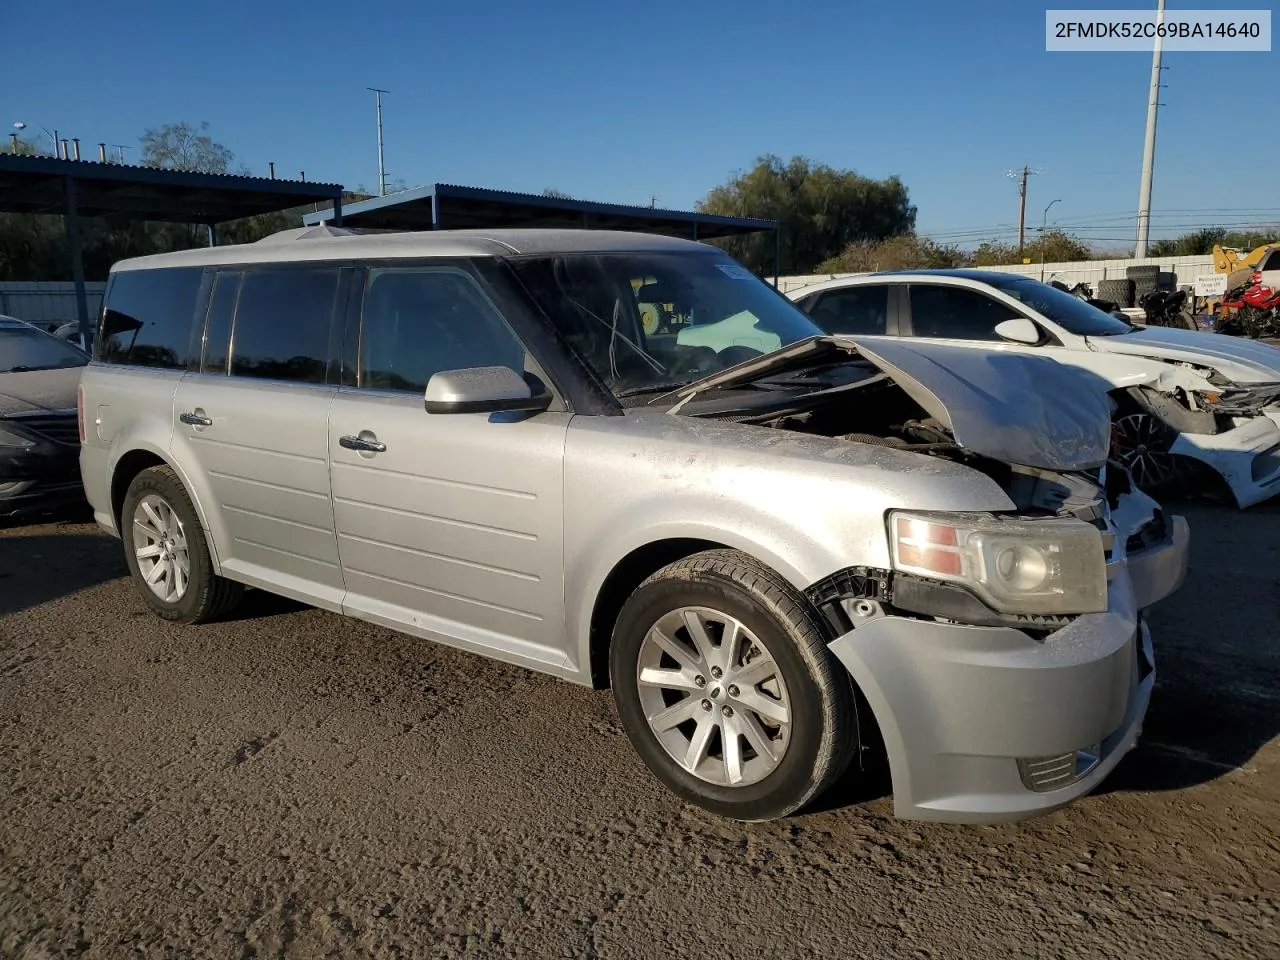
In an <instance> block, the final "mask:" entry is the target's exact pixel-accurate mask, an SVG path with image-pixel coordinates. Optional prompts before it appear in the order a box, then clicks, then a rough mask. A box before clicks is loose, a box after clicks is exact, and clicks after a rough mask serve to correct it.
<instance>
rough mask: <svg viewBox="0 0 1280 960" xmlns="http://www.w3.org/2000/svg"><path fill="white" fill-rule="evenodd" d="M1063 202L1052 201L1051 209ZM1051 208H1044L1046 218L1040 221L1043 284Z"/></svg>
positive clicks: (1041, 276) (1059, 200)
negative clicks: (1046, 234) (1045, 240)
mask: <svg viewBox="0 0 1280 960" xmlns="http://www.w3.org/2000/svg"><path fill="white" fill-rule="evenodd" d="M1061 202H1062V200H1061V198H1059V199H1057V200H1050V201H1049V207H1052V206H1053V205H1054V204H1055V203H1061ZM1049 207H1045V208H1044V216H1043V217H1041V219H1040V282H1041V283H1044V258H1045V243H1044V235H1045V233H1046V231H1048V229H1049Z"/></svg>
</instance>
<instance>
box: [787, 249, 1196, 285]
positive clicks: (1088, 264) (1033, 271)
mask: <svg viewBox="0 0 1280 960" xmlns="http://www.w3.org/2000/svg"><path fill="white" fill-rule="evenodd" d="M1142 264H1155V265H1157V266H1159V267H1160V269H1161V270H1163V271H1165V272H1166V273H1173V274H1175V275H1176V276H1177V278H1178V281H1177V282H1178V285H1179V286H1181V285H1182V284H1189V283H1191V282H1192V281H1193V280H1194V279H1195V278H1196V277H1198V276H1200V275H1201V274H1206V273H1213V272H1214V270H1213V257H1212V256H1210V255H1208V254H1205V255H1204V256H1195V257H1144V258H1142V259H1133V258H1129V259H1124V260H1083V261H1078V262H1075V263H1046V264H1044V267H1043V276H1044V279H1045V280H1046V281H1048V280H1057V281H1059V282H1060V283H1065V284H1066V285H1067V286H1068V287H1070V286H1074V285H1075V284H1077V283H1087V284H1089V285H1090V286H1092V287H1093V288H1094V291H1095V293H1096V292H1097V286H1098V281H1099V280H1123V279H1124V275H1125V274H1124V272H1125V269H1126V268H1128V267H1134V266H1139V265H1142ZM981 269H983V270H994V271H997V272H999V273H1016V274H1021V275H1022V276H1025V277H1032V278H1034V279H1036V280H1039V279H1040V278H1041V269H1042V268H1041V265H1040V264H1038V263H1031V264H1016V265H1014V266H1009V267H982V268H981ZM852 276H858V274H852V273H833V274H814V275H813V276H800V277H780V278H779V280H778V289H779V290H781V291H782V292H783V293H786V292H787V291H789V290H795V289H797V288H798V287H807V286H809V285H810V284H814V283H821V282H822V281H823V280H834V279H836V278H837V277H852Z"/></svg>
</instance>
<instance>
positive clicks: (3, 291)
mask: <svg viewBox="0 0 1280 960" xmlns="http://www.w3.org/2000/svg"><path fill="white" fill-rule="evenodd" d="M84 288H85V300H86V301H87V303H88V306H89V322H90V323H94V322H95V320H96V318H97V316H98V312H99V311H100V310H101V309H102V295H103V293H104V292H106V289H107V285H106V284H105V283H86V284H85V285H84ZM0 314H4V315H5V316H7V317H17V318H18V319H19V320H25V321H27V323H35V324H46V323H54V322H56V321H59V320H61V321H63V322H64V323H72V322H74V321H75V320H76V318H77V314H76V285H75V284H74V283H71V282H70V281H53V280H50V281H35V282H25V281H6V282H3V283H0Z"/></svg>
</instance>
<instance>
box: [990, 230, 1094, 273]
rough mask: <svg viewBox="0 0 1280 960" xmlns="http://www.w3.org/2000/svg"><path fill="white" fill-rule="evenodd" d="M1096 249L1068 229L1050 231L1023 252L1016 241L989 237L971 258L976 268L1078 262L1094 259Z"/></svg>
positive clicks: (1023, 249) (1032, 242)
mask: <svg viewBox="0 0 1280 960" xmlns="http://www.w3.org/2000/svg"><path fill="white" fill-rule="evenodd" d="M1092 258H1093V251H1091V250H1090V249H1089V246H1088V244H1085V243H1083V242H1082V241H1081V240H1079V239H1078V238H1076V237H1074V236H1072V235H1071V234H1069V233H1067V232H1066V231H1065V230H1058V229H1053V230H1046V231H1045V232H1044V233H1043V234H1041V235H1040V236H1038V237H1036V238H1035V239H1034V240H1032V241H1031V242H1030V243H1028V244H1027V245H1026V246H1025V247H1023V248H1022V251H1021V252H1019V251H1018V248H1017V246H1015V245H1014V244H1012V243H1003V242H1001V241H999V240H987V241H985V242H983V243H981V244H979V245H978V248H977V249H976V250H974V251H973V255H972V256H971V257H970V261H971V263H972V265H973V266H975V267H996V266H1002V265H1005V264H1011V263H1022V261H1023V260H1024V259H1025V260H1030V261H1031V262H1032V263H1074V262H1076V261H1079V260H1090V259H1092Z"/></svg>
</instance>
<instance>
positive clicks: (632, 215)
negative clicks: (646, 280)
mask: <svg viewBox="0 0 1280 960" xmlns="http://www.w3.org/2000/svg"><path fill="white" fill-rule="evenodd" d="M332 219H333V211H332V210H330V209H324V210H319V211H317V212H315V213H309V214H307V215H305V216H304V217H303V222H304V223H307V224H318V223H325V222H327V221H329V220H332ZM342 225H343V226H346V227H357V228H360V227H364V228H369V229H384V230H432V229H437V230H449V229H466V228H480V229H484V228H487V227H520V226H524V227H589V228H592V229H608V230H633V231H640V232H644V233H663V234H670V235H675V236H681V237H692V238H696V239H711V238H714V237H725V236H731V235H735V234H741V233H754V232H756V231H759V230H775V229H777V223H776V222H775V221H773V220H757V219H752V218H748V217H722V216H717V215H714V214H709V213H696V212H694V211H690V210H666V209H661V208H656V207H639V206H629V205H626V204H617V203H597V202H595V201H591V200H568V199H564V198H561V197H548V196H543V195H541V194H534V193H515V192H513V191H510V190H491V189H486V188H482V187H467V186H462V185H460V184H453V183H433V184H430V185H428V186H425V187H417V188H415V189H413V190H404V191H401V192H399V193H392V194H388V195H387V196H385V197H374V198H372V199H369V200H362V201H360V202H358V203H353V204H347V205H344V206H343V207H342Z"/></svg>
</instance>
